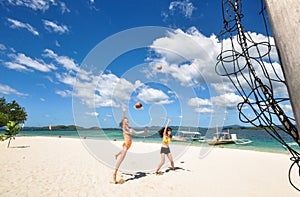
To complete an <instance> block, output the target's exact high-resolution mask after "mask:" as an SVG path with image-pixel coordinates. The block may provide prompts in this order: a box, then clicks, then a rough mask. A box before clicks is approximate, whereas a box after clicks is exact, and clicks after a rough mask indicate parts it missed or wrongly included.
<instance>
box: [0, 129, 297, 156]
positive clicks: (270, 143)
mask: <svg viewBox="0 0 300 197" xmlns="http://www.w3.org/2000/svg"><path fill="white" fill-rule="evenodd" d="M0 133H1V131H0ZM230 133H236V134H237V137H238V138H239V139H240V138H244V139H249V140H251V141H252V143H250V144H246V145H238V144H227V145H222V146H221V147H224V148H233V149H244V150H256V151H264V152H275V153H289V152H288V151H287V149H286V148H284V147H283V146H282V145H281V144H280V143H279V142H278V141H277V140H275V139H274V138H273V137H271V136H270V135H269V134H268V133H267V132H266V131H265V130H246V129H243V130H232V131H230ZM173 134H175V135H176V131H173ZM201 135H202V136H205V131H203V132H201ZM281 135H282V136H283V139H284V141H285V142H287V143H291V142H294V141H293V139H292V138H291V137H290V136H288V135H287V134H285V133H281ZM18 136H47V137H68V138H89V139H90V138H92V139H102V140H103V139H107V140H123V135H122V132H121V130H117V129H116V130H81V131H77V130H51V131H50V130H41V131H38V130H32V131H31V130H22V131H20V132H19V134H18V135H17V137H18ZM133 140H134V141H144V142H152V143H160V142H161V138H160V137H159V136H158V134H157V131H149V133H148V134H147V135H146V136H142V137H137V136H133ZM172 143H179V144H186V143H189V144H190V145H192V146H208V145H207V144H206V143H204V142H198V141H193V142H177V141H173V142H172ZM292 148H294V149H295V150H297V151H298V152H300V148H299V146H298V145H293V146H292Z"/></svg>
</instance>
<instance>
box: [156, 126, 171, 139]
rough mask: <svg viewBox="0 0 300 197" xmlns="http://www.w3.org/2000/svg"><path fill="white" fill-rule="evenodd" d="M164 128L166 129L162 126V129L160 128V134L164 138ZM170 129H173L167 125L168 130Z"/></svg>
mask: <svg viewBox="0 0 300 197" xmlns="http://www.w3.org/2000/svg"><path fill="white" fill-rule="evenodd" d="M164 130H165V127H163V128H161V129H160V130H158V134H159V136H160V137H161V138H162V137H164ZM168 131H172V128H171V127H167V132H168ZM170 137H172V135H170Z"/></svg>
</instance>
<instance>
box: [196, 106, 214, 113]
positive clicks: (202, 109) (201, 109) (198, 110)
mask: <svg viewBox="0 0 300 197" xmlns="http://www.w3.org/2000/svg"><path fill="white" fill-rule="evenodd" d="M195 112H196V113H203V114H210V113H214V112H215V111H214V110H213V109H212V108H207V107H198V108H195Z"/></svg>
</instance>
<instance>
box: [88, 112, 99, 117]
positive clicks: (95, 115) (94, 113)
mask: <svg viewBox="0 0 300 197" xmlns="http://www.w3.org/2000/svg"><path fill="white" fill-rule="evenodd" d="M85 114H86V115H88V116H94V117H98V116H99V113H97V112H86V113H85Z"/></svg>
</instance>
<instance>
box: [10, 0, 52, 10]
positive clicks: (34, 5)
mask: <svg viewBox="0 0 300 197" xmlns="http://www.w3.org/2000/svg"><path fill="white" fill-rule="evenodd" d="M8 2H9V3H10V4H11V5H14V6H24V7H28V8H31V9H33V10H42V11H45V10H47V9H49V6H50V3H55V1H54V0H50V1H49V0H8Z"/></svg>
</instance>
